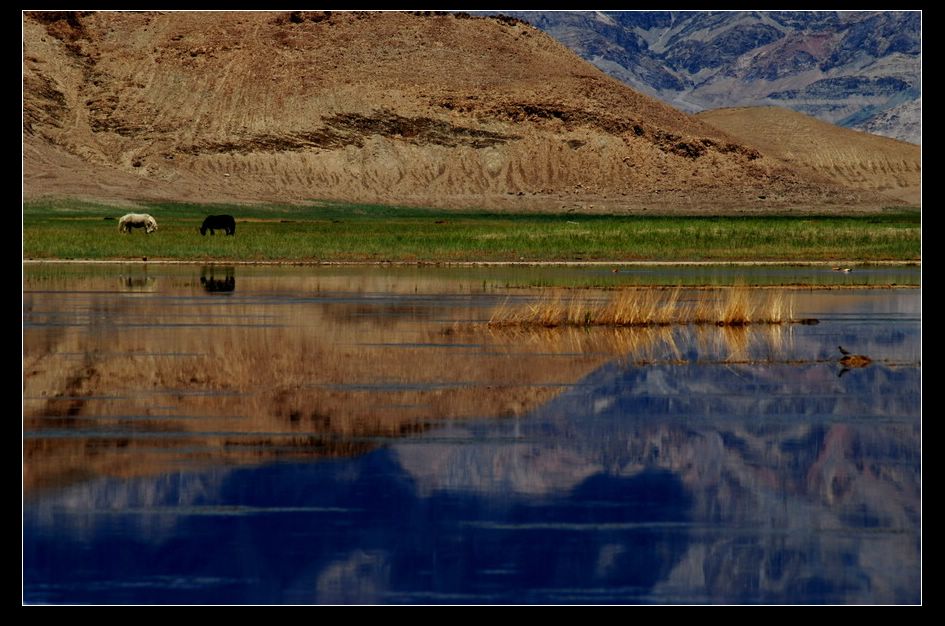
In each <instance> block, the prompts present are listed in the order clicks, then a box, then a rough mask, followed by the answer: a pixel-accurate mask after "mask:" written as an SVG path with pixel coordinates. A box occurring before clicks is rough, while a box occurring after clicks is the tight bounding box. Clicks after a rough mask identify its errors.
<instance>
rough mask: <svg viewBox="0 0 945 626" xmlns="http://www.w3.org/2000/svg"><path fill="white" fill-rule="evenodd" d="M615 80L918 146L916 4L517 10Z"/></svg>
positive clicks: (682, 104)
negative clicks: (789, 112)
mask: <svg viewBox="0 0 945 626" xmlns="http://www.w3.org/2000/svg"><path fill="white" fill-rule="evenodd" d="M510 14H512V15H516V16H519V17H522V18H524V19H526V20H528V21H529V22H531V23H532V24H535V25H536V26H538V27H539V28H541V29H542V30H544V31H545V32H547V33H549V34H550V35H552V36H553V37H555V38H556V39H558V40H559V41H561V42H562V43H564V44H565V45H567V46H568V47H569V48H571V49H572V50H574V51H575V52H576V53H578V54H579V55H581V57H583V58H585V59H587V60H588V61H590V62H591V63H593V64H594V65H596V66H597V67H599V68H601V69H602V70H604V71H605V72H607V73H608V74H610V75H611V76H614V77H615V78H619V79H620V80H622V81H624V82H625V83H627V84H628V85H631V86H633V87H634V88H635V89H639V90H640V91H642V92H643V93H647V94H650V95H653V96H656V97H659V98H661V99H662V100H664V101H666V102H669V103H670V104H672V105H673V106H675V107H678V108H680V109H682V110H685V111H699V110H703V109H714V108H720V107H733V106H758V105H777V106H782V107H787V108H790V109H793V110H795V111H799V112H802V113H806V114H808V115H812V116H814V117H817V118H819V119H821V120H824V121H827V122H831V123H834V124H838V125H840V126H845V127H848V128H856V129H861V130H867V131H869V132H874V133H876V134H879V135H883V136H886V137H892V138H895V139H901V140H903V141H908V142H912V143H919V142H920V139H921V128H920V126H919V125H918V120H917V117H918V116H910V115H906V116H903V115H902V114H901V113H893V114H892V115H891V114H890V112H891V111H893V110H894V109H897V108H898V107H902V106H906V107H912V108H914V107H918V106H920V104H919V102H920V96H921V84H920V72H921V13H919V12H918V11H909V12H906V11H888V12H875V11H864V12H843V13H839V12H835V11H818V12H812V11H797V12H793V11H750V12H749V11H730V12H712V11H554V12H539V11H518V12H511V13H510Z"/></svg>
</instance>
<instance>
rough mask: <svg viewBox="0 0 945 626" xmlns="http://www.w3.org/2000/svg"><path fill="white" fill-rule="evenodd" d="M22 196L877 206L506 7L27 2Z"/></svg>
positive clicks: (504, 205) (567, 206) (622, 206)
mask: <svg viewBox="0 0 945 626" xmlns="http://www.w3.org/2000/svg"><path fill="white" fill-rule="evenodd" d="M23 39H24V41H23V48H24V63H23V74H24V76H23V81H24V83H23V84H24V96H23V97H24V101H23V112H24V116H23V120H24V121H23V126H24V128H23V137H24V172H25V173H24V189H25V196H26V197H27V198H36V197H40V196H73V197H75V196H81V197H89V198H97V199H100V200H122V201H128V200H135V199H152V200H153V199H172V200H182V201H201V202H223V201H228V202H253V201H280V202H304V201H308V200H313V199H328V200H344V201H368V202H380V203H386V204H416V205H428V206H440V207H483V208H492V209H521V210H550V211H559V210H563V209H564V210H572V209H573V210H585V211H611V210H619V211H624V210H630V211H633V210H641V209H644V208H650V209H684V210H701V209H705V210H725V209H728V210H734V209H737V210H766V209H770V208H831V207H843V208H868V207H877V206H882V205H888V204H890V200H889V199H888V198H887V197H883V196H879V195H877V194H875V193H873V192H871V191H869V190H851V189H850V188H848V187H843V186H838V185H837V184H836V183H835V182H833V181H831V180H828V179H826V178H823V177H821V176H816V175H812V173H811V172H810V171H809V168H804V169H800V168H797V167H794V166H793V165H791V164H786V163H785V162H784V161H782V160H779V159H775V158H772V157H770V156H767V155H765V154H762V153H761V152H759V151H758V150H757V149H756V148H755V147H753V146H751V145H749V143H748V142H746V141H742V140H737V139H733V138H732V136H730V135H728V134H726V133H725V132H723V131H721V130H718V129H717V128H715V127H714V126H710V125H708V124H706V123H705V122H704V121H702V120H700V119H697V118H695V117H692V116H689V115H686V114H684V113H681V112H679V111H677V110H675V109H673V108H671V107H669V106H667V105H665V104H662V103H660V102H658V101H656V100H654V99H651V98H649V97H646V96H643V95H641V94H639V93H637V92H635V91H633V90H632V89H630V88H629V87H626V86H625V85H623V84H621V83H619V82H618V81H616V80H614V79H612V78H609V77H607V76H605V75H604V74H603V73H601V72H600V71H599V70H597V69H596V68H594V67H593V66H591V65H589V64H587V63H586V62H584V61H582V60H581V59H580V58H578V57H577V56H575V55H574V54H573V53H572V52H570V51H569V50H567V49H566V48H565V47H564V46H562V45H561V44H559V43H557V42H555V41H554V40H553V39H551V38H550V37H548V36H547V35H545V34H543V33H542V32H540V31H539V30H537V29H535V28H533V27H531V26H529V25H526V24H523V23H521V22H518V21H516V20H511V19H509V18H504V19H502V18H469V17H464V16H455V15H414V14H407V13H360V12H358V13H352V12H345V13H337V12H336V13H330V14H329V13H322V12H317V13H298V12H296V13H221V12H213V13H206V12H174V13H150V12H148V13H145V12H140V13H83V14H76V13H52V12H44V13H25V14H24V16H23Z"/></svg>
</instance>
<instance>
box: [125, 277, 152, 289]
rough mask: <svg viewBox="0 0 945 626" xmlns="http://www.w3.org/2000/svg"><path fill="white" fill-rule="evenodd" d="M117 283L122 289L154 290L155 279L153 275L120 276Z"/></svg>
mask: <svg viewBox="0 0 945 626" xmlns="http://www.w3.org/2000/svg"><path fill="white" fill-rule="evenodd" d="M118 284H119V286H120V287H121V289H122V290H124V291H154V290H155V289H156V288H157V279H155V278H154V277H153V276H121V277H119V278H118Z"/></svg>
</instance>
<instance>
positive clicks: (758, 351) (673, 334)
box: [488, 325, 793, 364]
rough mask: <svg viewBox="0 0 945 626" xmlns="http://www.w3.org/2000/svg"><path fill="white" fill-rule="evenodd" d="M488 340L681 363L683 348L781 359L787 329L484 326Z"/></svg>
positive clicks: (715, 357)
mask: <svg viewBox="0 0 945 626" xmlns="http://www.w3.org/2000/svg"><path fill="white" fill-rule="evenodd" d="M488 334H489V343H490V344H492V345H495V346H496V347H505V348H507V349H509V350H520V349H521V348H522V347H523V346H527V347H528V348H529V349H530V350H542V351H544V352H548V353H554V354H568V353H571V354H601V355H606V356H611V357H620V358H621V359H622V360H624V361H626V362H630V363H634V364H653V363H684V362H687V359H686V357H685V353H686V351H687V346H688V345H692V346H694V347H695V349H696V351H697V353H698V357H697V360H698V361H699V362H722V363H772V362H782V361H783V360H784V355H785V353H786V351H788V350H790V349H791V347H792V346H791V343H792V337H793V335H792V330H791V327H789V326H780V325H757V326H750V325H742V326H714V325H713V326H708V325H702V326H695V327H689V328H687V327H685V326H679V325H674V326H669V325H666V326H634V327H587V328H576V327H567V326H566V327H542V326H500V327H492V328H489V333H488Z"/></svg>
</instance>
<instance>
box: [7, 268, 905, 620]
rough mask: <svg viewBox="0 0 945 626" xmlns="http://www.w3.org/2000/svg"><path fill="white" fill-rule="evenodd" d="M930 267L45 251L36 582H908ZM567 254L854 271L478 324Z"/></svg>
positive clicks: (699, 276) (98, 593)
mask: <svg viewBox="0 0 945 626" xmlns="http://www.w3.org/2000/svg"><path fill="white" fill-rule="evenodd" d="M918 271H919V270H918V268H896V269H876V270H863V271H857V272H853V273H851V274H849V275H841V274H838V273H830V272H829V270H823V269H815V268H752V269H749V270H743V269H731V268H708V269H707V268H700V269H696V270H679V269H672V270H670V269H666V268H649V269H647V268H640V269H638V270H627V269H625V270H623V271H621V272H619V273H616V274H614V273H612V272H611V271H610V270H609V269H607V268H597V269H580V268H569V269H567V270H560V269H559V270H554V269H542V270H537V269H528V268H526V269H511V268H508V269H488V268H462V269H458V268H457V269H445V268H443V269H438V268H275V267H273V268H264V267H263V268H261V267H227V266H220V265H217V266H208V267H200V266H153V265H152V266H39V265H36V266H33V265H28V266H26V267H25V270H24V295H23V307H24V308H23V343H24V347H23V352H24V354H23V367H24V390H23V474H24V483H23V600H24V602H26V603H29V604H35V603H56V604H58V603H95V604H124V603H135V604H163V603H171V604H191V603H196V604H217V603H226V604H241V603H253V604H275V603H279V604H282V603H294V604H307V603H329V604H342V603H376V604H407V603H422V604H440V603H448V604H482V603H490V604H502V603H516V604H529V603H554V604H569V603H585V604H606V603H619V604H637V603H643V604H680V603H707V604H709V603H711V604H715V603H752V604H753V603H839V604H854V603H868V604H887V603H890V604H915V603H919V602H921V600H922V595H921V555H922V551H921V532H920V531H921V336H920V335H921V305H920V298H921V292H920V290H919V289H917V288H902V289H876V288H870V287H869V285H871V284H876V283H881V282H884V283H891V282H895V283H898V284H917V283H918ZM786 273H787V274H789V275H788V276H785V274H786ZM562 276H566V277H567V280H568V281H570V280H573V281H574V282H575V284H581V283H582V282H584V281H590V282H591V283H592V284H600V285H606V284H614V285H653V284H656V285H697V284H706V283H731V282H735V281H740V282H747V283H749V284H759V285H768V284H773V283H779V282H782V283H792V284H811V283H816V282H823V280H824V279H829V280H832V281H839V282H841V283H843V284H847V285H862V287H861V288H857V289H843V290H835V291H826V290H814V289H795V290H791V291H789V292H787V295H788V297H789V298H791V299H792V300H793V306H794V312H795V315H796V316H797V317H811V318H816V319H818V320H819V324H816V325H784V326H774V327H769V328H748V329H721V328H717V327H689V326H681V327H673V328H663V329H636V330H614V329H597V330H591V331H586V330H574V329H572V330H543V331H529V332H526V331H521V330H518V331H514V330H503V331H499V330H495V329H493V330H490V329H489V328H488V327H487V326H486V325H485V322H487V321H488V319H489V317H490V315H491V313H492V311H493V310H494V309H495V308H496V307H497V306H499V305H501V304H503V303H511V304H513V305H522V306H527V305H528V304H529V303H533V302H534V301H535V298H536V296H537V295H538V291H537V290H535V289H526V288H523V286H529V285H542V284H548V283H550V282H552V281H553V280H561V277H562ZM778 276H780V278H777V277H778ZM890 276H892V278H890ZM844 281H861V282H844ZM719 297H720V296H719V293H718V292H717V291H712V290H708V291H707V290H698V291H697V290H693V291H687V292H684V295H683V298H685V299H692V298H709V299H711V298H719ZM838 345H842V346H844V347H845V348H848V349H849V350H851V351H853V352H856V353H859V354H866V355H868V356H870V357H871V358H872V359H873V362H872V363H871V364H870V365H869V366H867V367H863V368H852V369H844V368H843V367H841V366H840V364H839V363H838V358H839V357H840V356H841V355H840V352H839V351H838V350H837V346H838Z"/></svg>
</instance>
